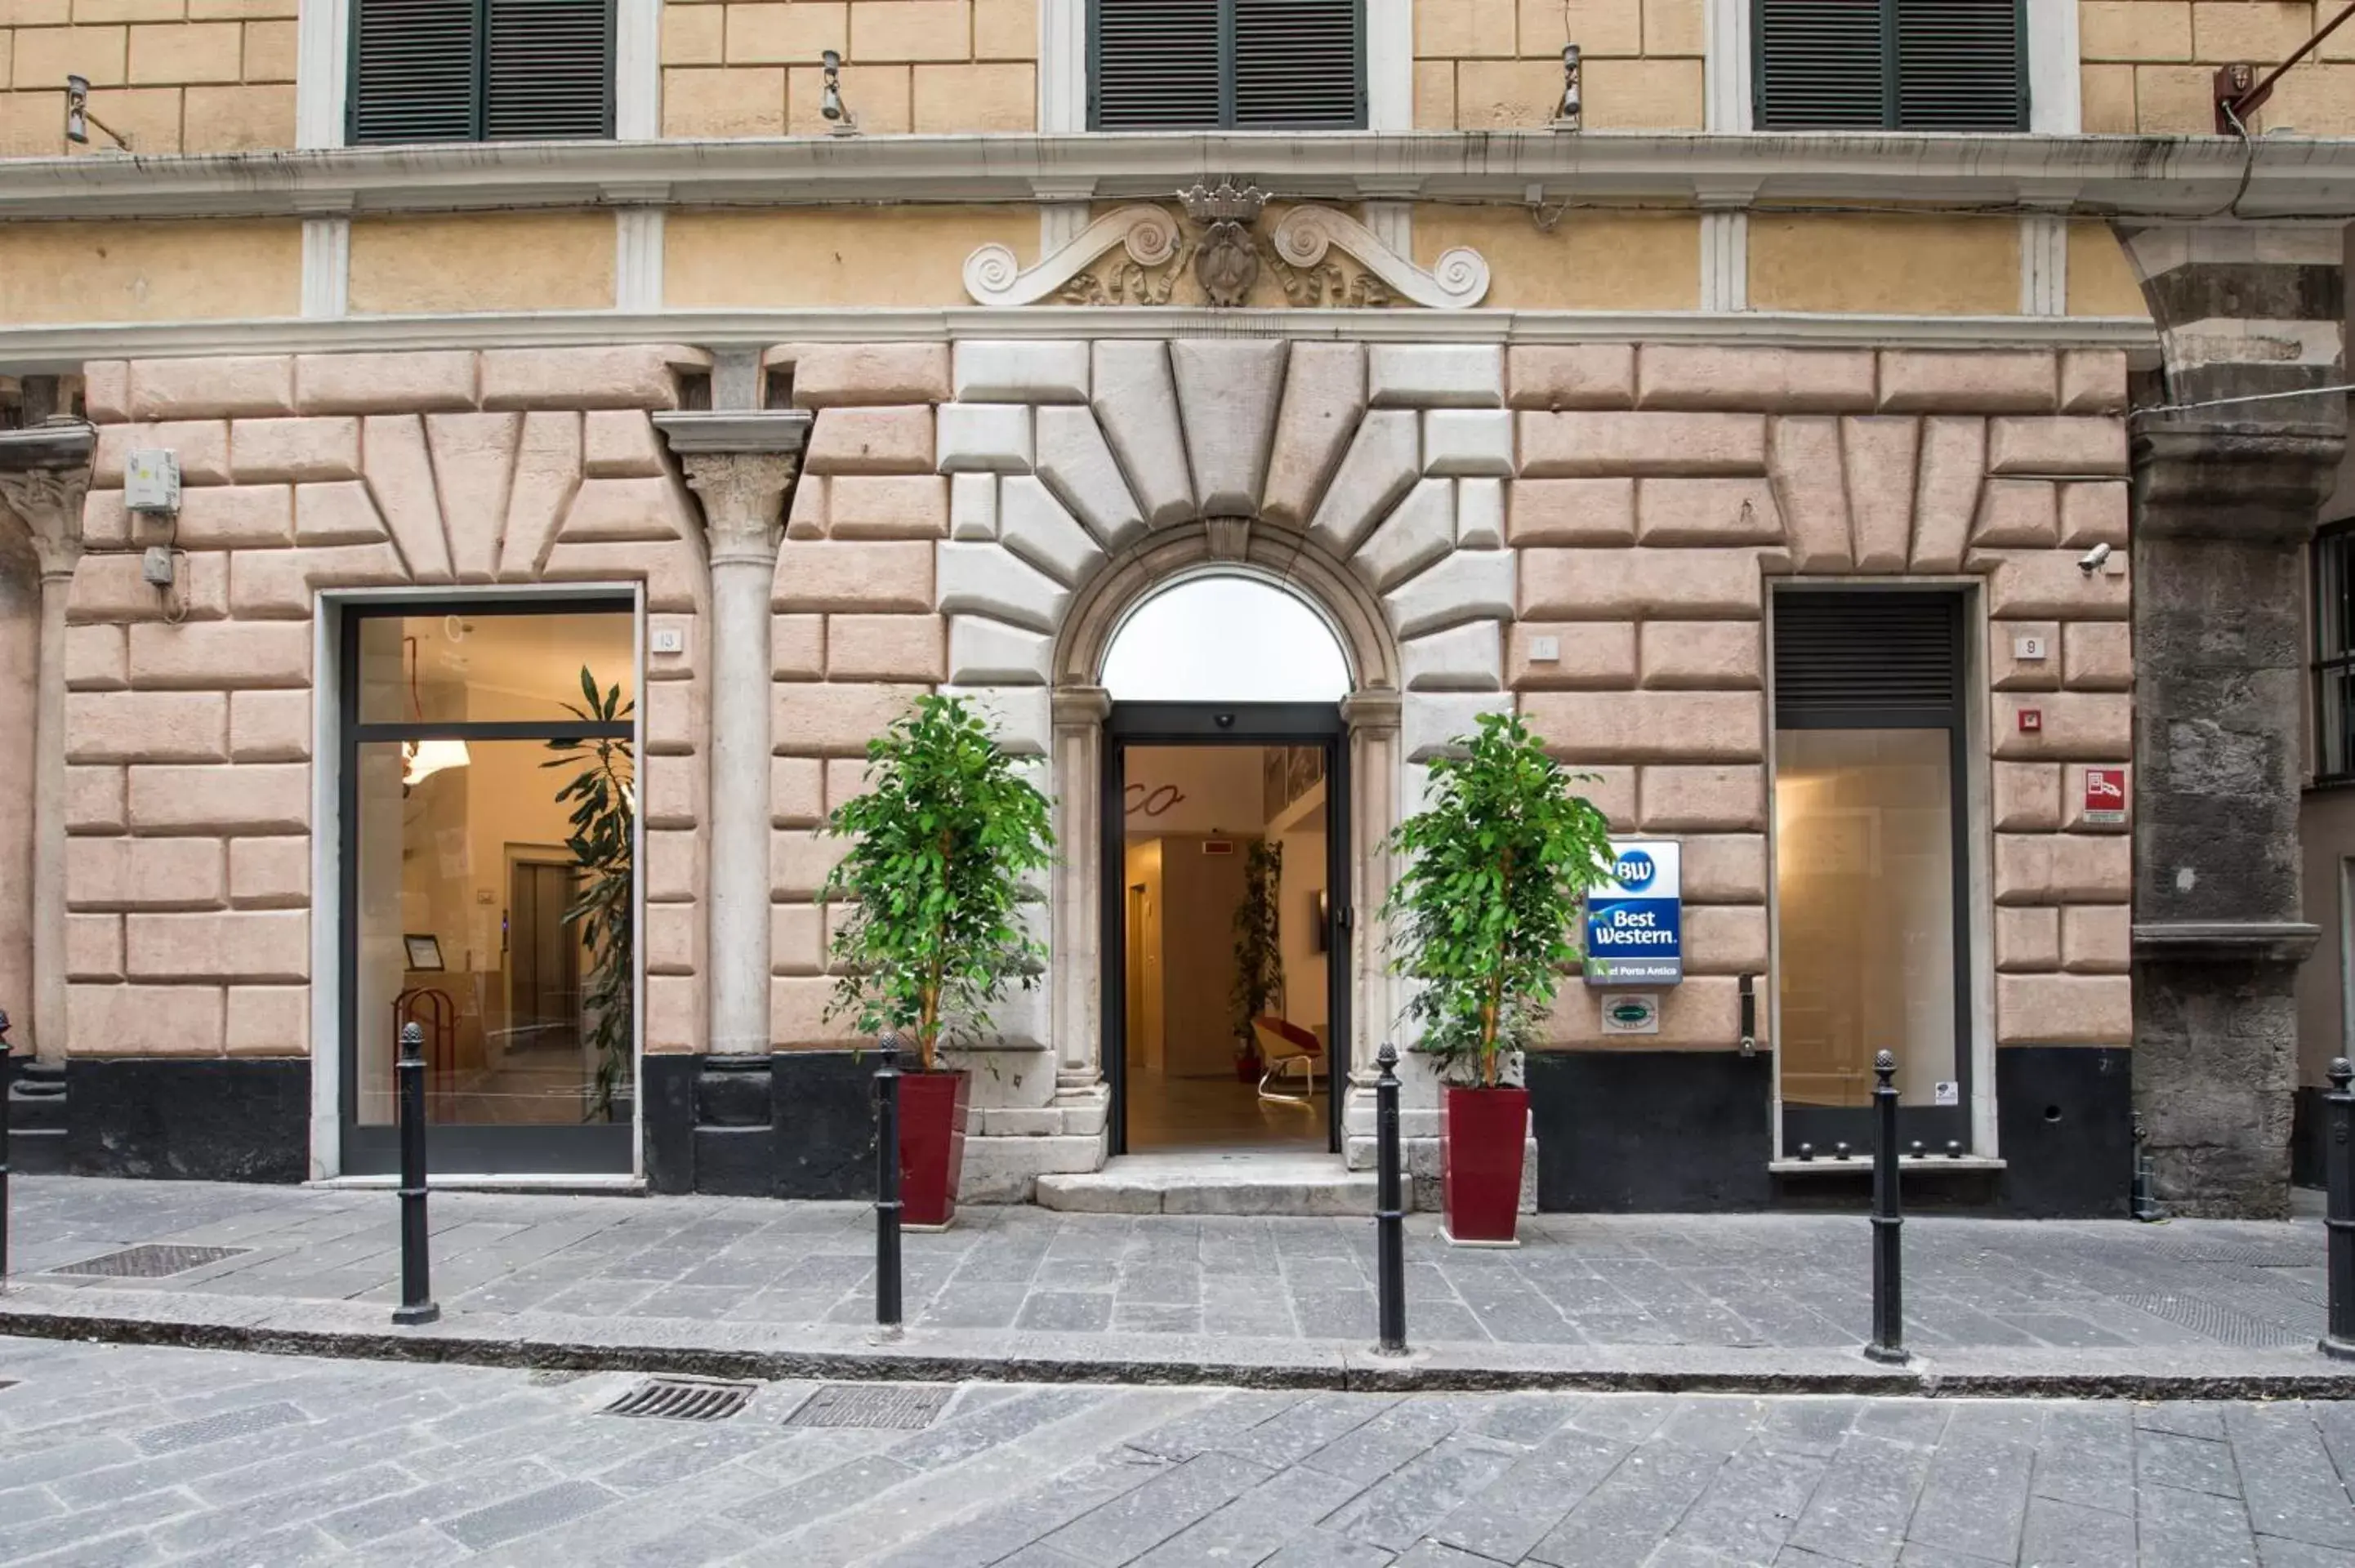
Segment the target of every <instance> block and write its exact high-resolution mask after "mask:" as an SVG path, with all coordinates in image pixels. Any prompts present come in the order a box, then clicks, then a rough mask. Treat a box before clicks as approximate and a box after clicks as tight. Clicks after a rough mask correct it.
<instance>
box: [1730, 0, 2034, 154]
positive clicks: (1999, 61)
mask: <svg viewBox="0 0 2355 1568" xmlns="http://www.w3.org/2000/svg"><path fill="white" fill-rule="evenodd" d="M1756 6H1757V8H1756V11H1755V14H1754V16H1755V32H1756V37H1755V39H1754V51H1753V53H1754V58H1753V88H1752V93H1753V121H1754V122H1755V124H1756V126H1757V128H1758V129H1759V130H1761V131H1799V130H1815V131H1828V130H1873V129H1889V130H1903V131H2023V130H2026V129H2027V128H2028V50H2027V46H2026V41H2025V37H2024V31H2023V30H2024V28H2025V26H2026V23H2025V20H2024V16H2023V9H2022V0H1756Z"/></svg>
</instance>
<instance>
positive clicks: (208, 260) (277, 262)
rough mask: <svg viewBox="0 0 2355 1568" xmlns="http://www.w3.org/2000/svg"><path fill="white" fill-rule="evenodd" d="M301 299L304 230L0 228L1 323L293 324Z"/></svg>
mask: <svg viewBox="0 0 2355 1568" xmlns="http://www.w3.org/2000/svg"><path fill="white" fill-rule="evenodd" d="M302 297H303V226H302V225H301V224H300V223H285V222H247V223H239V222H226V221H197V220H190V221H185V222H165V223H133V222H108V223H21V224H8V225H0V321H6V322H18V323H22V322H161V321H218V320H224V319H227V318H231V317H238V316H291V315H294V314H297V313H299V311H300V309H301V305H302Z"/></svg>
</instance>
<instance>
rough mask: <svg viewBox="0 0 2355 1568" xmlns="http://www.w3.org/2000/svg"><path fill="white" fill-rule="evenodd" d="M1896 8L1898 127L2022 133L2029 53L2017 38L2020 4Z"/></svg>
mask: <svg viewBox="0 0 2355 1568" xmlns="http://www.w3.org/2000/svg"><path fill="white" fill-rule="evenodd" d="M1895 4H1896V11H1897V17H1896V24H1897V26H1896V32H1897V124H1898V126H1899V127H1900V128H1901V129H1902V130H1907V131H2025V130H2027V129H2028V51H2027V49H2026V48H2024V47H2023V43H2022V39H2021V37H2020V33H2019V30H2020V4H2019V0H1895Z"/></svg>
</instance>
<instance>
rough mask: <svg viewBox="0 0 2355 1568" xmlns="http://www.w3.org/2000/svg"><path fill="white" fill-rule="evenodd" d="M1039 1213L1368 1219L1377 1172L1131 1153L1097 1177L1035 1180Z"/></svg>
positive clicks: (1309, 1156)
mask: <svg viewBox="0 0 2355 1568" xmlns="http://www.w3.org/2000/svg"><path fill="white" fill-rule="evenodd" d="M1038 1203H1039V1207H1041V1208H1045V1209H1059V1210H1061V1211H1062V1212H1064V1213H1081V1214H1311V1215H1316V1214H1322V1215H1345V1216H1366V1217H1370V1216H1371V1215H1372V1213H1373V1212H1374V1173H1373V1172H1372V1171H1350V1170H1347V1169H1345V1168H1344V1167H1343V1165H1342V1163H1341V1157H1340V1156H1339V1155H1337V1154H1325V1153H1319V1152H1301V1153H1295V1152H1292V1151H1290V1150H1284V1151H1273V1152H1272V1151H1264V1150H1247V1151H1237V1150H1202V1151H1200V1152H1196V1153H1185V1154H1129V1155H1122V1156H1119V1157H1118V1158H1116V1159H1114V1160H1112V1161H1111V1162H1110V1163H1109V1164H1107V1165H1105V1167H1104V1168H1103V1170H1101V1171H1084V1172H1079V1173H1050V1174H1045V1175H1041V1176H1040V1177H1039V1188H1038Z"/></svg>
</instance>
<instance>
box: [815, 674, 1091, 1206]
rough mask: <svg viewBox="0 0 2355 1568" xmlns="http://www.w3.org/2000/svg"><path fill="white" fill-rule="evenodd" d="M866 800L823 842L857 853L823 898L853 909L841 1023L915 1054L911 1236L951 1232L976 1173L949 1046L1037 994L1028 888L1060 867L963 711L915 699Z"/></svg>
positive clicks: (910, 1116) (907, 1192) (990, 746)
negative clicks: (1026, 918)
mask: <svg viewBox="0 0 2355 1568" xmlns="http://www.w3.org/2000/svg"><path fill="white" fill-rule="evenodd" d="M866 782H867V789H866V792H865V793H864V794H861V795H858V796H856V797H854V798H852V799H851V800H846V801H844V802H843V803H842V805H840V806H839V807H837V808H836V810H835V811H834V814H833V815H832V816H831V817H829V818H828V819H827V821H826V828H827V831H828V832H832V833H834V834H836V835H837V836H839V837H843V838H847V839H848V840H850V852H849V853H848V854H847V855H846V856H845V857H844V858H843V859H842V861H841V862H840V863H837V865H836V866H835V868H834V870H833V871H832V872H831V873H829V874H827V876H826V885H825V887H824V889H823V890H822V891H821V893H820V895H819V896H820V897H821V898H823V899H825V900H826V901H827V902H829V903H831V902H834V901H837V900H849V901H855V902H854V903H853V904H852V906H851V909H850V913H849V916H848V917H847V919H845V920H844V921H843V923H842V926H841V928H840V929H839V930H838V931H837V933H836V936H835V938H834V944H833V953H834V958H835V959H836V961H837V963H838V964H840V965H841V967H842V977H841V979H840V980H839V981H837V984H836V987H835V994H834V1000H833V1001H832V1002H831V1003H830V1004H829V1005H828V1007H827V1009H826V1016H827V1017H828V1018H848V1019H850V1020H852V1022H853V1024H854V1027H856V1028H857V1029H858V1032H859V1033H862V1034H871V1033H880V1032H881V1031H883V1030H887V1029H889V1030H896V1031H897V1032H899V1033H900V1036H901V1038H902V1039H903V1040H909V1041H912V1042H913V1043H914V1045H915V1060H914V1062H912V1063H910V1064H907V1065H908V1066H909V1067H910V1068H911V1071H910V1072H909V1073H908V1075H906V1076H905V1077H903V1078H901V1079H900V1201H901V1202H902V1203H903V1204H904V1205H905V1206H904V1208H903V1210H902V1213H903V1215H904V1217H905V1220H906V1223H907V1224H911V1225H934V1226H937V1225H945V1224H948V1223H949V1221H950V1220H951V1219H952V1218H953V1217H954V1214H955V1213H956V1193H957V1182H958V1180H959V1178H960V1177H961V1176H962V1175H963V1173H964V1127H965V1115H966V1111H967V1109H968V1107H969V1106H970V1104H971V1078H970V1075H968V1074H966V1073H965V1072H964V1071H962V1070H958V1071H944V1070H943V1069H942V1067H941V1064H940V1056H941V1050H942V1046H943V1035H944V1034H947V1035H949V1036H950V1037H951V1038H953V1037H954V1032H955V1031H957V1030H962V1029H969V1028H975V1027H978V1026H979V1025H980V1024H981V1023H982V1022H983V1019H984V1016H985V1015H986V1012H987V1010H988V1008H989V1006H990V1004H991V1003H993V1002H996V1001H998V1000H999V999H1000V998H1002V997H1003V996H1005V994H1006V992H1007V989H1008V988H1009V987H1013V986H1019V987H1020V988H1022V989H1023V990H1026V991H1027V990H1028V989H1029V988H1031V987H1032V986H1035V985H1037V984H1038V983H1039V969H1040V965H1041V961H1042V959H1044V957H1045V949H1044V948H1041V947H1040V946H1039V944H1038V943H1037V942H1035V941H1033V940H1031V938H1029V937H1028V936H1027V935H1025V934H1024V932H1023V930H1022V927H1021V926H1020V925H1019V924H1018V920H1017V915H1018V905H1019V903H1020V901H1021V896H1022V879H1023V878H1024V877H1026V876H1028V875H1029V874H1032V873H1035V872H1038V871H1039V870H1041V869H1043V868H1044V867H1046V866H1047V865H1048V864H1049V863H1050V860H1051V859H1052V853H1053V843H1054V838H1053V835H1052V833H1051V832H1050V831H1049V829H1048V805H1047V798H1046V797H1045V796H1044V795H1042V794H1040V793H1039V790H1038V789H1036V788H1035V787H1033V786H1032V785H1031V783H1030V782H1029V781H1028V779H1024V778H1023V777H1022V775H1021V774H1020V773H1019V772H1018V771H1017V769H1016V765H1015V763H1014V761H1013V759H1012V758H1008V757H1007V756H1006V754H1005V753H1003V752H1002V751H1000V750H999V749H998V748H997V746H996V742H995V741H994V740H992V738H991V736H990V733H989V726H988V724H987V723H986V721H985V720H984V718H983V717H982V715H980V714H979V713H978V712H977V711H975V709H974V708H972V707H971V706H969V705H966V704H965V703H964V701H962V700H960V699H958V698H954V697H943V696H924V697H919V698H917V699H916V701H915V703H914V704H913V705H911V707H910V708H909V710H908V711H907V712H906V713H904V714H902V715H900V717H899V718H898V719H897V720H895V721H894V722H893V723H892V725H891V727H890V729H889V730H887V731H885V732H884V733H883V734H882V735H881V736H878V737H877V738H875V739H874V740H871V741H869V742H868V745H867V780H866Z"/></svg>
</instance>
